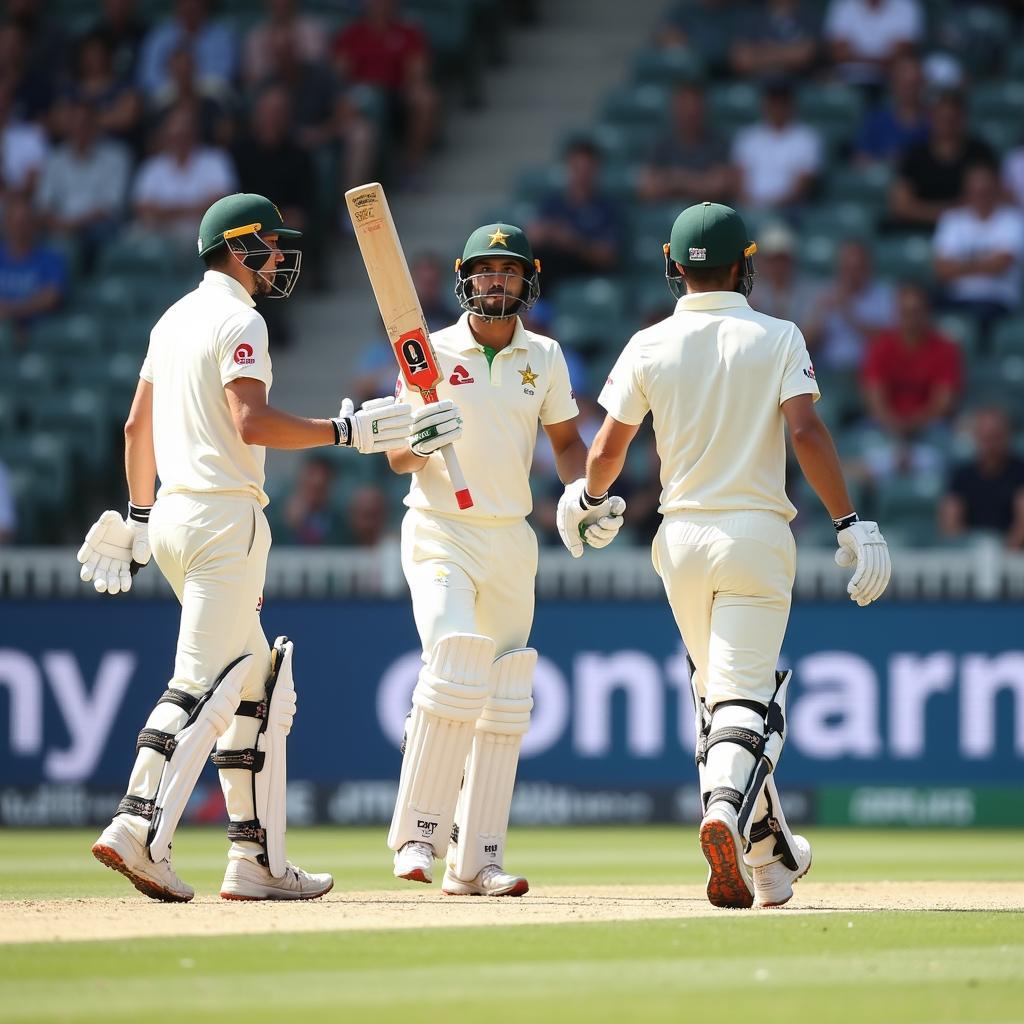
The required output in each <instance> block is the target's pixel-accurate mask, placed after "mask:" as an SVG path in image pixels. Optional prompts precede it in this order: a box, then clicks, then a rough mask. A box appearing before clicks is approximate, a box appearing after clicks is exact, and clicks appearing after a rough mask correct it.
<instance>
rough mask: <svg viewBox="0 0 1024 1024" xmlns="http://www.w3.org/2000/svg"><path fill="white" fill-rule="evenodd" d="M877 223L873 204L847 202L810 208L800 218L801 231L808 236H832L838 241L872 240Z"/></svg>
mask: <svg viewBox="0 0 1024 1024" xmlns="http://www.w3.org/2000/svg"><path fill="white" fill-rule="evenodd" d="M875 223H876V210H875V207H874V205H873V204H872V203H870V202H867V203H866V202H856V201H854V200H846V201H839V202H832V203H825V204H822V205H820V206H814V207H809V208H808V209H807V210H805V211H804V214H803V216H802V217H801V218H800V230H801V233H803V234H807V235H832V236H834V237H836V238H837V239H845V238H860V239H870V238H871V237H872V236H873V235H874V233H875Z"/></svg>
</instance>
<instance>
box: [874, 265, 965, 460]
mask: <svg viewBox="0 0 1024 1024" xmlns="http://www.w3.org/2000/svg"><path fill="white" fill-rule="evenodd" d="M896 305H897V313H896V326H895V327H894V328H891V329H889V330H884V331H880V332H879V333H878V334H877V335H876V336H875V337H874V338H873V339H872V341H871V344H870V346H869V348H868V351H867V355H866V357H865V359H864V369H863V374H862V380H863V386H864V400H865V403H866V405H867V409H868V413H869V415H870V416H871V418H872V419H873V420H874V421H875V423H876V424H878V425H879V426H880V427H881V428H882V430H883V431H885V433H886V434H888V435H890V436H891V437H892V438H895V439H899V440H910V439H913V438H919V437H921V436H923V435H925V434H927V432H928V431H929V430H931V429H932V428H934V427H937V426H940V425H942V424H944V423H945V422H946V421H947V420H948V418H949V416H950V414H951V413H952V412H953V408H954V405H955V403H956V400H957V398H958V397H959V394H960V389H961V386H962V384H963V368H962V366H961V361H960V350H959V348H957V346H956V344H955V343H954V342H952V341H950V340H949V339H948V338H946V337H944V336H943V335H941V334H939V332H938V331H937V330H935V328H934V327H933V326H932V322H931V314H930V310H929V306H928V296H927V294H926V293H925V291H924V289H923V288H922V287H921V286H920V285H917V284H904V285H902V286H901V287H900V289H899V291H898V294H897V298H896Z"/></svg>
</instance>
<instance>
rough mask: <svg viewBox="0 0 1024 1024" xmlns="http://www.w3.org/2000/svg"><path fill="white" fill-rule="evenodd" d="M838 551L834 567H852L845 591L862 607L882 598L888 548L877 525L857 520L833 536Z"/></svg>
mask: <svg viewBox="0 0 1024 1024" xmlns="http://www.w3.org/2000/svg"><path fill="white" fill-rule="evenodd" d="M836 540H837V541H838V543H839V550H838V551H837V552H836V565H838V566H841V567H842V568H844V569H849V568H850V566H856V569H854V573H853V576H852V577H851V578H850V582H849V583H848V584H847V585H846V592H847V593H848V594H849V595H850V600H851V601H856V602H857V604H859V605H860V606H861V607H862V608H863V607H864V605H867V604H871V602H872V601H875V600H877V599H878V598H880V597H881V596H882V593H883V592H884V591H885V588H886V586H887V585H888V583H889V577H890V576H891V575H892V560H891V559H890V558H889V545H888V544H886V543H885V538H884V537H883V536H882V531H881V530H879V529H878V523H872V522H862V521H858V522H855V523H853V524H852V525H850V526H848V527H846V529H845V530H840V531H839V533H837V534H836Z"/></svg>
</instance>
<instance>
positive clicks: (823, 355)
mask: <svg viewBox="0 0 1024 1024" xmlns="http://www.w3.org/2000/svg"><path fill="white" fill-rule="evenodd" d="M755 292H756V288H755ZM895 315H896V303H895V297H894V295H893V292H892V289H891V288H890V287H889V285H887V284H885V283H884V282H882V281H879V280H877V279H876V278H875V276H874V270H873V267H872V265H871V256H870V253H869V252H868V248H867V246H866V245H865V244H864V243H863V242H861V241H858V240H856V239H849V240H847V241H846V242H844V243H843V244H842V245H841V246H840V247H839V251H838V252H837V254H836V274H835V277H834V278H833V280H832V282H831V283H830V284H828V285H826V286H825V288H824V289H822V291H821V292H820V294H819V296H818V299H817V301H816V302H815V303H814V306H813V308H812V310H811V315H810V319H809V320H808V321H807V323H806V324H804V325H802V326H803V328H804V337H805V338H806V339H807V347H808V348H809V349H810V351H811V355H812V356H813V357H814V362H815V364H816V365H817V366H818V368H819V369H828V370H833V371H838V372H843V371H849V370H854V369H856V368H857V367H859V366H860V365H861V363H862V361H863V359H864V351H865V348H866V345H867V340H868V337H869V336H870V335H871V334H872V333H874V332H875V331H877V330H879V329H880V328H882V327H884V326H887V325H888V324H891V323H892V322H893V319H894V318H895Z"/></svg>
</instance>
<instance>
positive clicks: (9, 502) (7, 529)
mask: <svg viewBox="0 0 1024 1024" xmlns="http://www.w3.org/2000/svg"><path fill="white" fill-rule="evenodd" d="M17 526H18V514H17V510H16V509H15V507H14V492H13V488H12V487H11V477H10V474H9V473H8V472H7V467H6V466H5V465H4V464H3V462H0V545H4V544H10V543H11V542H12V541H13V540H14V534H15V531H16V529H17Z"/></svg>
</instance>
